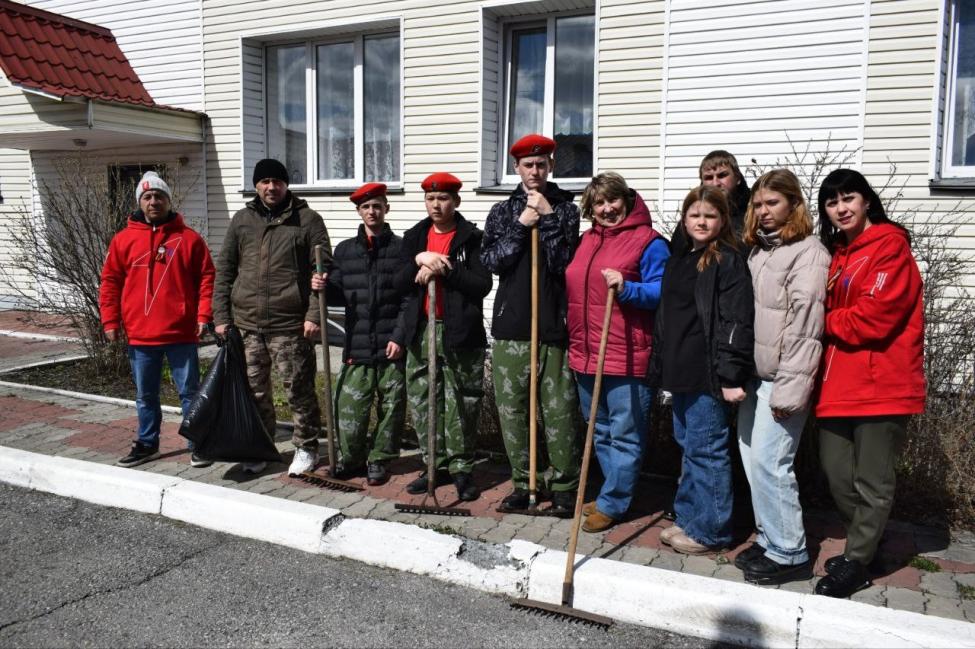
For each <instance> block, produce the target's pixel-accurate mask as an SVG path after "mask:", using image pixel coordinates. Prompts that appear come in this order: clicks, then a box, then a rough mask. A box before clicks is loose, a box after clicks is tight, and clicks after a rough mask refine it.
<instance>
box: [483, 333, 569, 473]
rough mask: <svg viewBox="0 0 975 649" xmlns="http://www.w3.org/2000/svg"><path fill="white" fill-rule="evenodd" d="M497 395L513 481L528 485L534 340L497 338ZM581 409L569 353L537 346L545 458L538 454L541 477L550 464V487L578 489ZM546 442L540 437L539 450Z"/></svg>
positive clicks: (493, 361) (494, 360)
mask: <svg viewBox="0 0 975 649" xmlns="http://www.w3.org/2000/svg"><path fill="white" fill-rule="evenodd" d="M491 371H492V373H493V374H492V376H493V378H494V399H495V402H496V403H497V406H498V415H499V417H500V420H501V435H502V437H503V438H504V448H505V451H507V453H508V461H509V462H510V463H511V482H512V484H513V485H514V486H515V487H516V488H519V489H527V488H528V479H529V475H530V474H529V471H528V469H529V458H528V453H529V450H530V449H529V443H528V421H529V413H528V407H529V395H530V392H531V390H530V389H529V387H530V381H531V378H530V376H529V375H530V373H531V343H529V342H528V341H525V340H495V341H494V347H493V351H492V356H491ZM578 409H579V401H578V395H577V394H576V387H575V381H574V380H573V377H572V371H571V370H570V369H569V355H568V353H567V352H566V350H565V349H563V348H561V347H557V346H554V345H545V344H539V346H538V422H539V428H538V431H539V437H541V436H542V435H544V439H545V444H544V448H545V450H546V451H547V457H545V456H544V454H542V453H539V457H538V473H539V475H538V480H539V484H543V483H542V476H541V473H542V472H544V471H545V470H546V469H547V467H551V469H552V475H551V480H550V482H549V485H548V486H549V488H550V489H552V491H574V490H575V489H576V488H577V487H578V486H579V457H580V451H581V448H580V447H581V444H580V441H579V440H578V437H577V435H576V432H577V431H576V412H577V411H578ZM542 448H543V445H542V444H541V440H539V449H540V450H541V449H542Z"/></svg>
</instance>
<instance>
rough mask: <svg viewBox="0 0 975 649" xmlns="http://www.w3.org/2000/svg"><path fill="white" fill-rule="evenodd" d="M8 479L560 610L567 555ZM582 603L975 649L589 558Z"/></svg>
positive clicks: (835, 610) (335, 514)
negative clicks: (538, 601) (529, 600)
mask: <svg viewBox="0 0 975 649" xmlns="http://www.w3.org/2000/svg"><path fill="white" fill-rule="evenodd" d="M0 481H2V482H7V483H10V484H13V485H17V486H20V487H28V488H31V489H38V490H41V491H47V492H50V493H54V494H58V495H61V496H68V497H73V498H79V499H82V500H87V501H89V502H93V503H96V504H99V505H108V506H112V507H121V508H125V509H133V510H136V511H141V512H147V513H160V514H162V515H163V516H167V517H169V518H173V519H176V520H180V521H184V522H187V523H191V524H194V525H199V526H201V527H206V528H209V529H213V530H217V531H221V532H225V533H229V534H235V535H238V536H245V537H248V538H253V539H258V540H261V541H267V542H270V543H276V544H279V545H285V546H288V547H292V548H296V549H299V550H303V551H306V552H312V553H318V554H324V555H326V556H330V557H337V558H345V559H353V560H356V561H362V562H365V563H369V564H372V565H377V566H382V567H386V568H392V569H396V570H405V571H409V572H414V573H417V574H422V575H428V576H431V577H434V578H436V579H439V580H442V581H446V582H450V583H454V584H458V585H463V586H467V587H471V588H476V589H479V590H483V591H487V592H491V593H499V594H507V595H510V596H513V597H523V596H526V595H527V596H528V597H530V598H531V599H536V600H541V601H546V602H551V603H555V604H558V603H560V600H561V595H562V580H563V576H564V570H565V557H566V555H565V553H564V552H559V551H555V550H548V549H545V548H543V547H541V546H539V545H536V544H534V543H528V542H525V541H518V540H514V541H511V542H510V543H507V544H504V545H499V544H490V543H482V542H480V541H474V540H469V539H463V538H460V537H457V536H454V535H449V534H441V533H439V532H435V531H433V530H429V529H424V528H420V527H417V526H413V525H406V524H403V523H396V522H392V521H378V520H368V519H355V518H350V519H346V518H344V517H343V516H342V515H341V512H340V511H338V510H336V509H331V508H328V507H319V506H316V505H309V504H307V503H298V502H294V501H289V500H285V499H281V498H275V497H273V496H265V495H260V494H252V493H248V492H245V491H238V490H236V489H230V488H226V487H218V486H215V485H208V484H201V483H196V482H192V481H190V480H183V479H181V478H175V477H170V476H164V475H160V474H155V473H147V472H143V471H134V470H132V469H123V468H120V467H113V466H106V465H101V464H96V463H93V462H85V461H82V460H74V459H71V458H63V457H51V456H47V455H42V454H38V453H31V452H27V451H21V450H18V449H12V448H7V447H3V446H0ZM572 605H573V606H574V607H576V608H578V609H581V610H584V611H589V612H592V613H598V614H601V615H606V616H608V617H611V618H613V619H615V620H619V621H620V622H629V623H632V624H639V625H642V626H651V627H656V628H660V629H665V630H667V631H671V632H674V633H682V634H686V635H692V636H698V637H701V638H707V639H712V640H719V641H724V642H730V643H736V644H743V645H750V646H772V647H790V648H804V647H834V646H867V647H885V648H888V647H890V648H893V647H975V624H970V623H967V622H957V621H954V620H948V619H944V618H939V617H935V616H930V615H920V614H918V613H909V612H906V611H899V610H894V609H887V608H881V607H877V606H871V605H868V604H861V603H858V602H850V601H847V600H835V599H830V598H828V597H820V596H816V595H805V594H799V593H794V592H790V591H785V590H775V589H770V588H761V587H756V586H751V585H747V584H743V583H736V582H731V581H726V580H721V579H712V578H709V577H700V576H697V575H689V574H684V573H680V572H673V571H669V570H661V569H656V568H650V567H645V566H637V565H633V564H626V563H622V562H619V561H611V560H607V559H595V558H591V557H588V558H587V557H577V564H576V572H575V592H574V597H573V601H572Z"/></svg>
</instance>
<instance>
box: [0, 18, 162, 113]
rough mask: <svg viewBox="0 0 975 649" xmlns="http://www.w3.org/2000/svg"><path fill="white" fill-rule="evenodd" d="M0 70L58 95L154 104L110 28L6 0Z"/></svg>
mask: <svg viewBox="0 0 975 649" xmlns="http://www.w3.org/2000/svg"><path fill="white" fill-rule="evenodd" d="M0 69H2V70H3V73H4V74H5V75H6V76H7V78H8V79H9V80H10V82H11V83H13V84H14V85H17V86H20V87H22V88H28V89H33V90H40V91H42V92H46V93H49V94H52V95H56V96H58V97H69V96H73V97H88V98H90V99H101V100H104V101H113V102H123V103H127V104H139V105H142V106H151V107H155V106H156V105H157V104H156V102H154V101H153V100H152V97H150V96H149V93H148V92H147V91H146V89H145V86H143V85H142V82H141V81H140V80H139V75H137V74H136V73H135V70H133V69H132V66H131V65H130V64H129V61H128V59H126V58H125V54H123V53H122V50H121V49H119V46H118V43H116V42H115V37H114V36H112V32H111V31H109V30H107V29H105V28H104V27H99V26H98V25H92V24H91V23H86V22H82V21H80V20H74V19H73V18H67V17H65V16H61V15H59V14H55V13H51V12H49V11H42V10H40V9H34V8H33V7H28V6H25V5H22V4H18V3H16V2H10V1H9V0H0Z"/></svg>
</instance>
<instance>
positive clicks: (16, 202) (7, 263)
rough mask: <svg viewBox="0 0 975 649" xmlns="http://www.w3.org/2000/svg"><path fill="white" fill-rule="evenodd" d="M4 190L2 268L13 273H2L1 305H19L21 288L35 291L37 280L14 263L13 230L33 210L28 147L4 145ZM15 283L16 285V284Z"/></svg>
mask: <svg viewBox="0 0 975 649" xmlns="http://www.w3.org/2000/svg"><path fill="white" fill-rule="evenodd" d="M0 194H2V195H3V204H2V205H0V268H4V269H6V270H7V272H8V273H9V277H4V276H3V275H2V274H0V308H9V307H13V306H17V303H18V302H19V301H20V297H19V296H20V295H21V291H26V292H27V293H28V295H31V294H32V291H33V282H32V281H31V278H30V277H28V276H26V275H25V274H23V273H19V272H17V271H16V270H14V269H13V267H12V263H11V262H12V260H13V257H14V255H15V250H14V248H13V242H12V241H11V238H12V231H13V228H15V227H16V224H17V223H19V221H20V217H21V215H22V214H24V213H25V212H29V211H30V205H31V202H30V201H31V188H30V156H29V155H28V154H27V152H25V151H16V150H13V149H0ZM12 285H13V286H12Z"/></svg>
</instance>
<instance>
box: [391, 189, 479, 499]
mask: <svg viewBox="0 0 975 649" xmlns="http://www.w3.org/2000/svg"><path fill="white" fill-rule="evenodd" d="M420 186H421V187H422V188H423V191H424V203H425V205H426V209H427V218H425V219H423V220H422V221H420V222H419V223H417V224H416V225H415V226H413V227H412V228H410V229H409V230H407V231H406V233H405V234H404V235H403V246H402V255H401V257H400V264H401V269H400V271H399V275H398V284H399V287H400V290H401V291H402V292H403V293H404V294H406V298H405V300H404V303H403V332H404V333H403V339H404V340H405V341H406V345H407V350H406V376H407V384H406V385H407V388H406V390H407V400H408V403H409V406H410V415H411V416H412V418H413V423H414V425H415V426H416V431H417V437H418V438H419V442H420V448H421V449H422V450H423V452H424V453H425V452H426V449H427V387H428V384H427V371H428V370H427V343H426V336H424V335H423V333H424V331H425V328H426V324H427V313H428V302H427V284H428V283H430V282H431V281H432V282H436V283H437V292H436V295H437V299H436V303H435V309H436V318H437V324H436V331H437V351H438V354H437V357H438V372H437V381H438V382H439V383H440V388H439V390H438V399H437V406H436V407H437V412H438V413H439V414H438V430H437V458H436V466H437V471H436V475H435V476H433V479H434V480H435V481H436V484H437V485H441V484H447V483H448V482H449V481H450V480H453V483H454V486H455V487H456V488H457V497H458V498H459V499H460V500H476V499H477V497H478V496H480V494H481V492H480V489H478V488H477V486H476V485H475V484H474V482H473V480H472V479H471V471H472V470H473V467H474V437H475V433H476V432H477V420H478V417H479V415H480V408H481V397H482V396H483V395H484V389H483V384H484V352H485V348H486V347H487V335H486V334H485V332H484V324H483V322H482V311H481V307H482V304H483V301H484V296H485V295H487V294H488V293H489V292H490V291H491V274H490V273H489V272H488V271H487V270H486V269H485V268H484V266H483V265H482V264H481V259H480V254H481V238H482V236H483V233H482V232H481V231H480V230H479V229H478V228H477V227H476V226H475V225H474V224H473V223H471V222H470V221H468V220H467V219H465V218H464V217H463V216H462V215H461V213H460V212H458V211H457V207H458V206H459V205H460V194H459V193H458V192H460V188H461V181H460V179H458V178H457V177H456V176H453V175H451V174H448V173H435V174H432V175H430V176H428V177H427V178H426V180H424V181H423V183H421V185H420ZM424 459H426V458H424ZM428 478H430V476H427V475H426V473H425V472H424V473H422V474H421V475H420V477H418V478H417V479H416V480H414V481H413V482H411V483H410V484H409V485H408V486H407V488H406V489H407V491H408V492H409V493H411V494H421V493H424V492H425V491H426V490H427V480H428Z"/></svg>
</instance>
